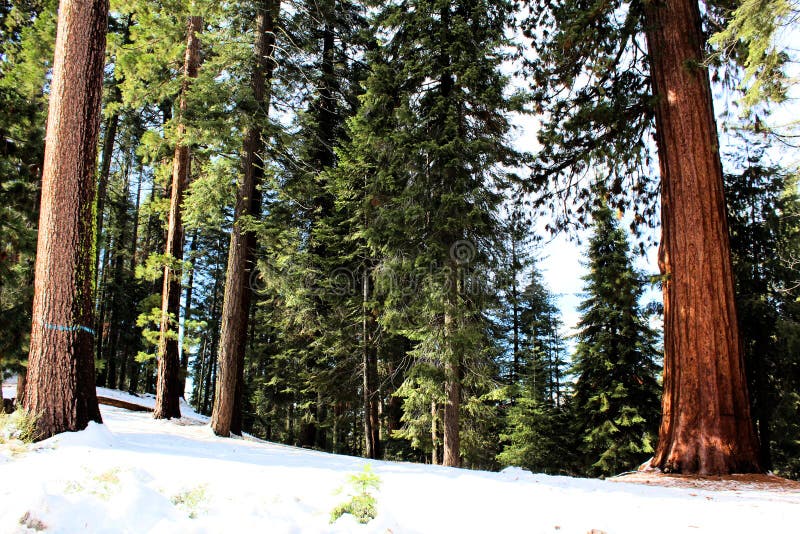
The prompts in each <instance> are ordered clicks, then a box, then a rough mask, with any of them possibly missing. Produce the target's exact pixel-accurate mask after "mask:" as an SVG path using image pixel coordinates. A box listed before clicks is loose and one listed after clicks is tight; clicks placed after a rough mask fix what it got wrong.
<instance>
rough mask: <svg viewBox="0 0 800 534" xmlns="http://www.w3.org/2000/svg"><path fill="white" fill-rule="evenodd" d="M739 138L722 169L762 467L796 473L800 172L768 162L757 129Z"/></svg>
mask: <svg viewBox="0 0 800 534" xmlns="http://www.w3.org/2000/svg"><path fill="white" fill-rule="evenodd" d="M735 146H736V148H737V150H736V152H735V154H742V155H735V156H734V158H733V159H734V161H733V163H734V164H735V167H736V170H735V172H732V173H730V174H727V175H726V177H725V183H726V192H727V194H726V199H727V204H728V217H729V220H730V227H731V251H732V259H733V272H734V275H735V279H736V301H737V307H738V310H739V324H740V328H741V331H742V338H743V342H744V354H745V361H746V363H747V379H748V388H749V391H750V400H751V406H752V414H753V421H754V423H755V427H756V431H757V432H758V438H759V444H760V460H761V464H762V466H764V468H765V469H769V470H771V471H773V472H775V473H776V474H780V475H781V476H787V477H791V478H797V476H798V474H800V464H799V463H798V461H797V458H798V452H800V451H798V444H800V439H799V437H800V425H798V420H797V417H796V413H797V409H798V407H799V406H800V396H798V394H797V391H798V384H799V383H800V374H798V373H797V372H796V370H797V365H796V362H797V361H798V354H800V353H799V352H798V347H797V344H796V342H795V341H794V340H795V339H797V335H798V333H799V332H800V330H798V327H800V317H799V316H798V312H800V307H798V303H797V294H796V287H797V282H796V280H797V273H796V271H795V270H794V269H793V268H792V265H793V264H794V262H795V261H796V259H797V258H798V255H799V253H798V248H797V247H798V245H800V239H798V238H799V237H800V233H799V232H800V227H798V224H797V217H798V210H799V209H800V203H798V196H797V185H796V181H797V177H796V176H794V175H792V174H791V173H788V172H787V171H785V170H783V169H781V168H779V167H777V166H774V165H771V164H769V159H768V158H767V156H766V146H765V145H764V143H763V142H761V141H759V140H758V139H756V138H754V136H751V135H743V136H740V138H739V139H737V143H736V145H735ZM743 146H746V147H747V149H746V151H745V150H743V149H742V148H743ZM744 154H747V156H746V157H745V156H744Z"/></svg>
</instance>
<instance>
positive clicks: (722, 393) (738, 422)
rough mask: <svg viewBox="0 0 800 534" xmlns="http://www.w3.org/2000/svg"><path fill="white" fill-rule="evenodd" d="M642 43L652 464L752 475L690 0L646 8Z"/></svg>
mask: <svg viewBox="0 0 800 534" xmlns="http://www.w3.org/2000/svg"><path fill="white" fill-rule="evenodd" d="M646 25H647V30H646V31H647V44H648V48H649V50H650V61H651V69H652V76H653V88H654V93H655V94H656V95H657V97H658V99H657V103H656V131H657V136H656V141H657V145H658V151H659V160H660V167H661V180H662V189H661V195H662V201H661V202H662V205H661V217H662V240H661V247H660V251H659V264H660V267H661V271H662V273H663V275H664V280H665V282H664V397H663V401H662V408H663V414H662V420H661V428H660V431H659V444H658V449H657V451H656V455H655V458H654V459H653V462H652V465H653V466H654V467H659V468H661V469H663V470H664V471H670V472H678V473H692V474H705V475H707V474H727V473H733V472H739V473H741V472H758V471H760V466H759V461H758V443H757V440H756V437H755V433H754V431H753V425H752V421H751V419H750V407H749V403H748V397H747V382H746V380H745V373H744V365H743V353H742V343H741V339H740V337H739V331H738V326H737V322H736V307H735V302H734V285H733V275H732V270H731V259H730V244H729V240H728V223H727V219H726V212H725V199H724V195H723V189H722V166H721V163H720V156H719V146H718V140H717V131H716V123H715V120H714V112H713V104H712V96H711V90H710V85H709V80H708V73H707V71H706V69H705V68H704V67H703V55H704V54H703V49H704V40H703V33H702V31H701V28H700V11H699V8H698V4H697V0H670V1H668V2H653V3H652V4H648V7H647V9H646Z"/></svg>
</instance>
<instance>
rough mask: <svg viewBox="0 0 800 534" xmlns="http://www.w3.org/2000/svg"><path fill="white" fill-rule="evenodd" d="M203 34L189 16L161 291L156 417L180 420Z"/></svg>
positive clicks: (196, 20)
mask: <svg viewBox="0 0 800 534" xmlns="http://www.w3.org/2000/svg"><path fill="white" fill-rule="evenodd" d="M202 31H203V19H202V17H195V16H193V17H189V22H188V25H187V38H186V54H185V56H184V63H183V84H182V86H181V96H180V101H179V105H178V108H179V117H178V126H177V128H176V134H177V143H176V145H175V153H174V155H173V162H172V192H171V196H170V201H169V218H168V227H167V243H166V255H167V257H168V261H167V264H166V265H165V266H164V285H163V289H162V292H161V335H160V338H159V344H158V375H157V377H156V406H155V409H154V410H153V417H154V418H156V419H170V418H172V417H180V416H181V409H180V398H181V396H182V395H183V391H181V377H180V373H181V364H180V356H179V354H178V316H179V314H180V301H181V277H182V270H181V267H180V264H181V261H182V260H183V233H184V232H183V218H182V214H181V204H183V197H184V192H185V191H186V186H187V185H188V182H189V171H190V169H189V166H190V153H189V152H190V151H189V145H188V144H187V143H186V141H185V139H184V136H185V135H186V125H185V123H184V116H185V114H186V110H187V106H188V102H187V92H188V90H189V84H190V80H191V79H192V78H196V77H197V70H198V68H199V66H200V39H199V36H198V34H199V33H200V32H202Z"/></svg>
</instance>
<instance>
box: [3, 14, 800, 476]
mask: <svg viewBox="0 0 800 534" xmlns="http://www.w3.org/2000/svg"><path fill="white" fill-rule="evenodd" d="M56 8H57V2H54V1H53V0H7V1H5V2H3V4H2V6H0V32H2V39H0V72H1V73H2V78H1V79H0V98H2V105H0V132H1V133H2V136H1V137H0V143H2V146H0V175H1V176H2V178H1V179H2V183H1V184H0V185H1V188H0V237H1V238H2V241H0V247H2V248H0V321H2V323H0V324H1V325H2V326H0V330H2V332H3V335H2V337H0V367H2V370H3V372H4V374H5V375H11V374H17V373H22V376H24V371H25V367H26V361H27V356H28V352H29V348H30V333H31V320H32V318H31V306H32V298H33V289H34V288H33V266H34V258H35V252H36V250H35V249H36V237H37V221H38V211H37V210H38V205H39V194H40V186H41V172H42V165H43V163H42V162H43V155H44V131H45V122H46V121H45V119H46V117H47V111H48V110H47V103H48V97H49V83H50V76H51V69H52V60H53V55H54V50H53V46H54V42H55V28H56ZM642 10H643V8H642V5H641V4H640V3H639V2H591V1H589V2H583V1H580V2H572V1H567V0H555V1H553V2H508V1H505V0H495V1H491V2H487V1H483V0H459V1H457V2H449V1H444V0H425V1H418V2H389V3H380V4H376V3H372V2H369V1H366V2H361V1H358V0H355V1H348V0H317V1H315V2H306V1H303V0H290V1H289V0H284V1H280V0H256V1H255V2H238V1H223V2H207V1H206V0H191V1H188V0H163V1H154V0H135V1H130V2H116V3H112V5H111V12H110V16H109V33H108V42H107V47H106V67H105V73H104V81H103V110H102V127H101V140H100V146H99V154H100V155H99V161H98V169H97V176H96V209H95V218H96V220H95V227H96V243H95V250H94V253H95V264H96V268H95V270H94V273H93V277H94V284H95V298H94V306H95V317H96V320H95V324H93V325H91V330H93V334H94V339H95V344H94V347H95V348H94V350H95V367H96V384H97V385H98V386H104V387H110V388H119V389H123V390H127V391H130V392H140V393H141V392H148V393H155V392H156V389H157V382H158V380H159V371H158V366H157V355H159V354H167V353H168V352H169V351H170V350H173V351H175V354H176V358H177V360H176V362H178V363H179V366H180V367H179V371H178V375H177V376H178V380H179V382H180V391H183V392H184V395H185V398H186V400H187V401H188V402H190V403H191V404H192V406H193V407H194V408H195V409H196V410H197V411H198V412H201V413H205V414H209V415H211V414H212V410H214V411H215V424H217V422H218V421H219V419H218V418H217V415H216V411H217V410H219V411H221V412H223V413H224V412H225V411H227V413H228V414H229V417H232V420H230V421H226V422H224V424H226V425H230V430H232V431H234V432H236V433H240V432H241V431H245V432H249V433H252V434H254V435H256V436H258V437H262V438H264V439H268V440H273V441H279V442H283V443H288V444H292V445H299V446H303V447H311V448H316V449H320V450H326V451H332V452H336V453H343V454H354V455H362V454H363V455H365V456H368V457H372V458H386V459H399V460H413V461H421V462H431V463H445V464H447V465H457V464H458V463H461V464H462V465H464V466H466V467H472V468H483V469H496V468H499V467H501V466H505V465H519V466H523V467H526V468H529V469H532V470H535V471H538V472H546V473H564V474H576V475H577V474H581V475H591V476H608V475H613V474H617V473H620V472H623V471H626V470H632V469H635V468H636V467H637V466H638V465H639V464H641V463H642V462H644V461H645V460H646V459H647V458H649V457H651V456H652V455H653V452H654V448H655V442H656V440H657V435H658V423H659V416H660V409H661V404H660V398H661V350H662V348H661V334H660V332H659V330H658V329H659V328H660V325H661V322H660V314H661V311H662V310H661V309H660V307H659V306H658V305H654V304H652V303H651V302H649V301H648V302H645V301H644V300H643V299H642V295H643V293H645V292H646V291H648V290H658V289H659V287H660V284H661V283H662V282H663V280H662V279H661V278H660V277H659V276H658V275H657V273H645V272H641V271H639V270H637V269H636V268H635V267H634V257H635V256H636V255H637V254H640V253H644V251H645V250H646V248H647V246H651V245H652V244H653V243H652V240H653V238H652V237H650V236H653V235H657V233H654V231H653V229H656V230H657V229H658V225H659V216H660V212H659V193H660V188H659V171H658V162H657V156H656V148H655V140H654V135H655V132H654V120H655V118H654V117H655V116H654V113H655V111H654V103H653V98H652V96H651V92H652V87H651V77H650V72H649V66H648V62H647V52H646V50H647V45H646V43H645V42H644V38H643V36H642V35H643V32H644V29H643V28H644V26H643V25H644V19H643V17H642V14H641V12H642ZM797 14H798V11H797V6H796V5H791V4H787V3H785V2H781V1H775V0H772V1H767V2H763V1H762V2H750V1H743V2H724V1H723V2H719V3H716V2H715V3H707V4H705V8H704V9H703V10H702V15H703V29H704V31H705V32H706V37H709V38H710V41H709V43H708V44H707V50H708V61H707V64H708V65H707V66H708V68H709V71H710V73H711V80H712V89H713V91H714V93H715V94H716V95H717V98H716V103H717V105H718V109H717V112H718V115H719V118H718V128H719V131H720V133H721V134H723V138H724V139H725V140H726V142H725V143H723V145H722V153H721V157H722V162H723V168H724V172H725V188H726V200H727V215H728V224H729V226H730V236H731V254H732V260H733V271H734V277H735V283H736V302H737V307H738V318H739V324H740V330H741V333H742V337H743V342H744V351H745V363H746V369H747V382H748V388H749V392H750V400H751V414H752V417H753V421H754V424H755V427H756V430H757V433H758V437H759V439H760V442H761V450H760V454H761V461H762V464H763V466H764V467H766V468H767V469H771V470H773V471H775V472H776V473H778V474H781V475H783V476H787V477H792V478H799V477H800V304H798V298H800V270H799V268H798V266H799V265H800V201H798V197H797V193H798V191H797V169H796V165H795V162H796V154H797V146H796V129H793V128H792V125H791V124H788V125H787V124H786V122H787V121H785V120H783V119H782V118H783V117H785V116H786V114H785V112H782V110H784V109H786V108H785V106H786V101H787V98H789V99H791V96H792V91H793V90H794V89H796V86H793V85H792V83H793V80H792V78H791V77H790V76H789V74H790V73H792V72H794V70H796V64H795V63H794V62H793V57H794V56H793V55H792V54H793V53H794V51H793V50H791V49H789V48H787V47H786V46H782V43H783V41H785V40H786V35H787V32H788V34H789V35H792V34H794V35H796V33H797V32H796V28H793V27H792V24H793V21H794V20H795V18H796V16H797ZM792 32H793V33H792ZM712 35H713V37H712ZM687 68H689V67H687ZM776 117H777V118H776ZM517 123H521V124H532V125H535V126H536V129H537V130H536V135H537V138H538V142H537V143H535V146H530V147H520V146H519V143H515V142H514V139H515V137H518V136H520V135H521V134H520V132H518V131H516V132H515V131H514V128H513V126H512V125H513V124H517ZM248 158H249V159H248ZM254 158H256V159H254ZM254 161H255V163H254V164H253V162H254ZM248 162H249V163H248ZM243 169H244V171H243ZM176 215H177V220H176ZM587 228H588V235H589V236H590V237H589V238H588V240H586V241H585V242H582V243H578V242H575V246H580V247H582V250H584V251H585V262H586V267H587V275H586V276H585V278H584V280H583V291H584V293H583V294H582V295H581V299H582V302H581V305H580V308H579V313H580V321H579V323H578V325H577V327H576V329H575V333H574V335H572V333H571V332H570V331H568V330H567V329H566V328H565V327H564V325H563V321H562V317H561V311H562V310H560V309H559V306H558V299H557V296H556V295H554V294H553V292H552V291H551V290H550V288H548V287H547V285H546V284H545V282H544V279H543V277H542V275H541V263H542V262H543V261H544V260H543V259H542V257H541V250H542V245H541V243H542V242H543V241H546V240H548V239H550V238H551V237H552V236H553V235H554V234H556V233H566V234H568V235H577V234H578V233H581V235H587V234H586V231H582V229H587ZM231 265H241V266H242V268H241V269H238V270H233V271H232V270H231ZM230 272H233V273H236V279H232V278H230V277H229V276H228V275H226V273H230ZM226 302H227V303H230V302H236V306H237V309H236V310H233V309H230V308H229V309H228V311H225V303H226ZM164 303H166V304H164ZM162 304H163V306H162ZM167 305H168V306H167ZM167 307H168V308H169V310H170V313H169V314H167V315H165V314H164V313H163V312H162V310H163V309H167ZM237 310H238V312H237ZM237 313H238V315H237ZM170 347H172V348H170ZM239 354H242V355H243V360H242V361H241V362H240V363H241V365H239V367H238V373H240V374H241V376H240V379H239V380H237V377H236V376H231V373H230V369H236V367H235V366H234V367H229V366H228V363H230V362H234V361H236V359H237V358H239V356H238V355H239ZM233 375H236V372H234V373H233ZM221 388H222V389H221ZM225 388H230V389H231V391H233V390H235V392H236V395H235V398H236V402H235V403H231V404H230V405H226V404H225V403H221V402H220V400H219V399H220V395H221V394H220V391H225ZM226 398H227V397H226ZM215 404H216V405H217V407H216V409H215ZM169 409H170V408H169V407H167V410H168V413H166V416H168V417H169V416H171V415H174V413H169ZM173 409H174V408H173ZM216 428H217V427H216V426H215V429H216Z"/></svg>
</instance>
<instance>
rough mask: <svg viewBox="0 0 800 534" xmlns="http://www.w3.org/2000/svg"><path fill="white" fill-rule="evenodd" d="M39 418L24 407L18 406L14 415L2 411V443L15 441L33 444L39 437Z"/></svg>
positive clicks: (0, 437) (0, 430)
mask: <svg viewBox="0 0 800 534" xmlns="http://www.w3.org/2000/svg"><path fill="white" fill-rule="evenodd" d="M38 420H39V417H38V416H37V415H35V414H33V413H31V412H29V411H28V410H26V409H25V408H23V407H22V406H17V408H16V410H14V412H13V413H11V414H10V415H9V414H6V413H3V412H2V410H0V443H8V442H11V441H14V440H19V441H22V442H23V443H33V442H34V441H36V439H37V438H38V437H39V430H38V429H37V428H36V422H37V421H38Z"/></svg>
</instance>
